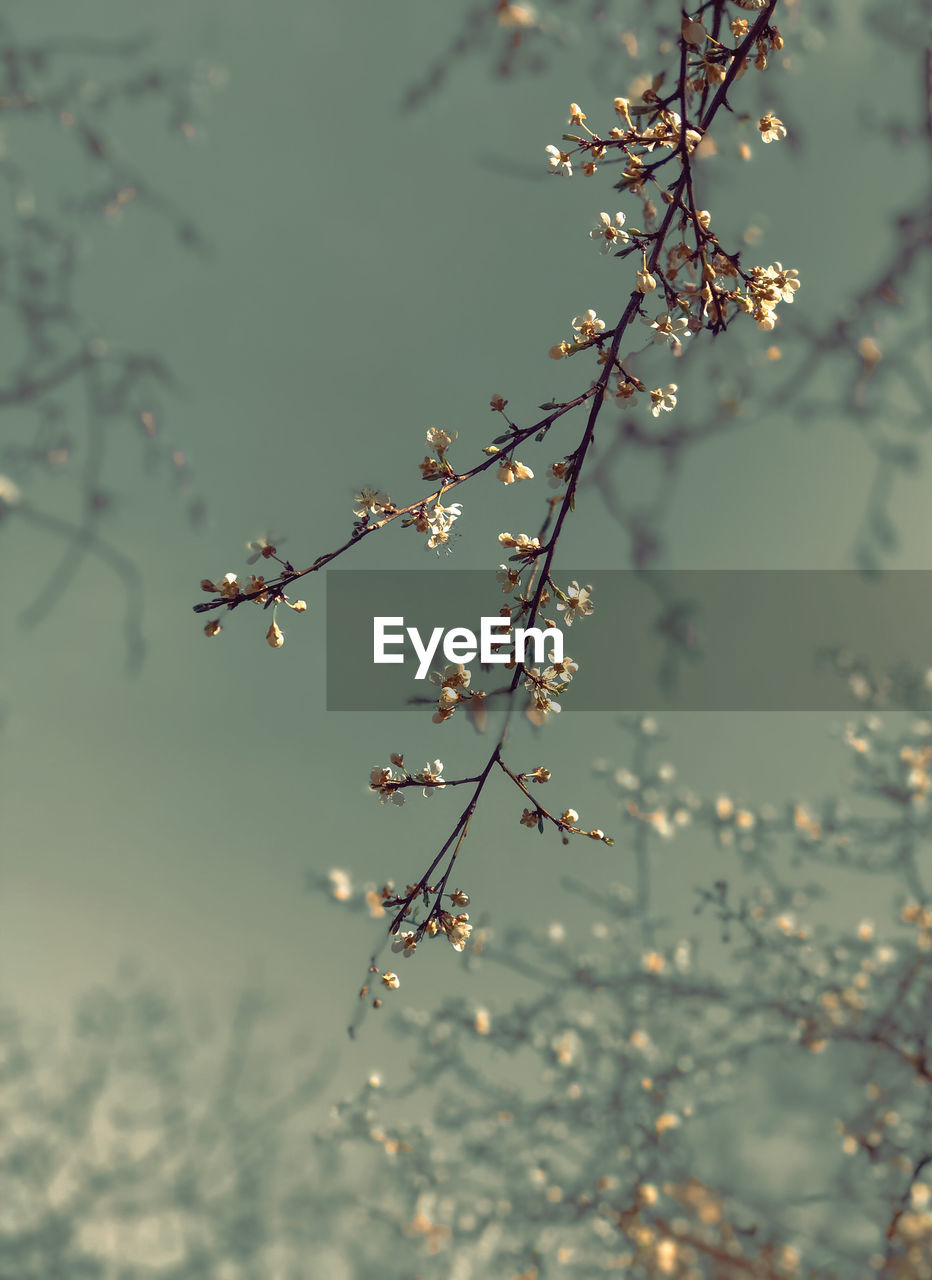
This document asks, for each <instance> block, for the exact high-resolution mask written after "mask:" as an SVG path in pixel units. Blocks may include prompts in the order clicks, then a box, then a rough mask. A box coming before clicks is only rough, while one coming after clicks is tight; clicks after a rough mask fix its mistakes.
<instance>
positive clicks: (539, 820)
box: [537, 814, 544, 835]
mask: <svg viewBox="0 0 932 1280" xmlns="http://www.w3.org/2000/svg"><path fill="white" fill-rule="evenodd" d="M537 830H538V831H539V832H540V834H541V835H543V834H544V819H543V815H542V814H538V815H537Z"/></svg>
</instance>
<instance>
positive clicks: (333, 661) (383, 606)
mask: <svg viewBox="0 0 932 1280" xmlns="http://www.w3.org/2000/svg"><path fill="white" fill-rule="evenodd" d="M555 581H556V582H557V584H558V586H559V587H560V588H561V589H562V590H563V591H564V592H565V591H567V589H568V588H569V586H570V584H571V583H572V582H573V581H575V582H577V583H578V584H579V585H580V586H581V587H585V586H591V588H592V596H591V602H592V604H593V606H594V609H593V612H592V614H591V616H588V617H583V616H577V617H575V619H574V621H573V623H572V625H571V626H569V627H568V626H566V625H565V622H564V618H565V613H564V612H559V611H558V610H557V609H556V607H555V604H556V602H555V601H551V603H550V604H549V605H548V606H547V607H546V608H545V609H544V610H543V615H544V617H545V618H552V619H554V620H555V621H557V622H558V625H559V628H560V631H561V632H562V634H563V647H564V653H565V655H566V656H568V657H569V658H571V659H572V660H573V662H575V663H578V666H579V670H578V671H577V672H576V674H575V677H574V678H573V680H572V683H571V684H570V686H569V688H568V689H567V690H566V692H565V693H564V694H563V695H562V696H561V697H560V705H561V708H562V709H563V710H564V711H568V710H572V709H574V708H575V709H576V710H580V711H647V710H650V711H663V710H680V711H850V710H853V709H856V708H858V707H863V705H864V698H865V677H864V675H863V672H864V671H865V670H866V671H869V672H873V673H876V675H877V676H878V677H879V676H880V675H882V674H883V673H886V672H890V671H898V672H899V673H900V675H899V678H898V679H897V680H894V681H893V682H892V683H891V684H890V690H891V695H890V696H891V701H892V703H893V704H894V705H895V704H896V701H897V690H902V689H903V688H904V687H908V688H910V689H911V690H912V692H913V694H915V693H916V690H917V689H918V690H919V691H920V692H921V691H922V690H923V688H924V686H923V684H922V678H923V674H924V673H925V671H926V670H927V669H929V668H930V667H932V572H928V571H925V570H898V571H891V572H886V573H883V574H864V573H861V572H859V571H856V570H850V571H845V570H760V571H756V570H755V571H747V570H671V571H651V572H645V573H639V572H635V571H634V570H593V571H592V572H585V571H582V572H577V571H575V570H574V571H561V572H560V573H559V574H558V575H556V576H555ZM510 602H511V593H510V592H509V593H505V592H503V591H502V587H501V584H500V583H499V582H497V581H496V574H495V572H494V571H493V572H487V571H480V570H475V571H474V570H456V569H450V568H449V567H447V566H438V568H436V569H425V570H398V571H394V570H378V571H368V570H333V569H331V570H330V571H328V573H327V707H328V710H331V711H397V710H402V709H404V708H410V707H412V706H417V705H418V704H420V703H429V702H435V701H436V698H437V695H438V693H439V689H438V686H437V685H436V684H432V683H430V681H429V679H428V678H427V676H428V673H429V672H431V671H440V672H442V671H443V669H444V667H445V665H446V664H447V662H449V661H450V660H451V656H452V657H455V658H458V659H459V660H460V661H464V665H465V666H467V668H468V669H469V670H470V672H471V673H472V680H471V687H472V688H473V689H483V690H485V691H486V692H487V693H488V694H492V693H494V692H495V691H496V690H500V689H502V688H503V687H505V686H506V685H507V684H508V682H509V679H510V677H511V674H512V672H511V671H510V670H508V669H506V668H505V667H504V666H502V665H500V664H499V665H490V664H483V663H482V661H481V657H482V654H481V648H480V645H481V637H482V630H483V622H482V619H483V618H484V619H486V620H487V621H486V623H485V624H484V625H485V629H486V631H487V632H491V631H493V630H494V627H495V624H496V623H499V622H500V621H501V618H500V610H501V609H502V607H503V605H507V604H508V603H510ZM539 625H541V626H543V625H544V624H543V623H540V624H539ZM454 629H455V634H452V635H451V632H454ZM470 632H472V633H474V634H475V637H476V644H475V646H474V647H475V650H476V656H475V657H469V656H468V655H469V652H470V647H471V646H470V644H469V638H468V637H469V633H470ZM432 641H433V642H434V643H435V644H436V649H435V651H434V652H433V654H432V655H431V656H430V657H429V659H428V657H427V650H428V649H429V648H430V645H431V642H432ZM445 648H446V649H447V654H446V655H445V654H444V649H445ZM528 655H529V658H528V660H529V661H531V662H533V661H534V658H533V650H532V649H530V648H529V649H528ZM839 655H841V656H839ZM845 655H857V657H858V659H859V661H858V662H857V663H852V662H851V660H850V658H849V657H848V656H845ZM377 658H379V659H381V660H376V659H377ZM399 659H400V660H399ZM547 661H549V651H548V655H547V659H546V660H545V661H544V662H537V664H536V665H538V666H543V665H546V662H547ZM419 668H420V670H421V671H422V673H423V676H424V678H420V679H419V678H417V677H418V671H419ZM908 672H909V673H915V675H908V676H907V675H906V674H904V673H908ZM930 680H932V677H930ZM917 681H918V683H917ZM869 683H870V678H869V677H868V678H867V684H868V685H869ZM926 692H927V693H929V694H930V696H932V683H930V685H929V686H928V688H927V689H926Z"/></svg>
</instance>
